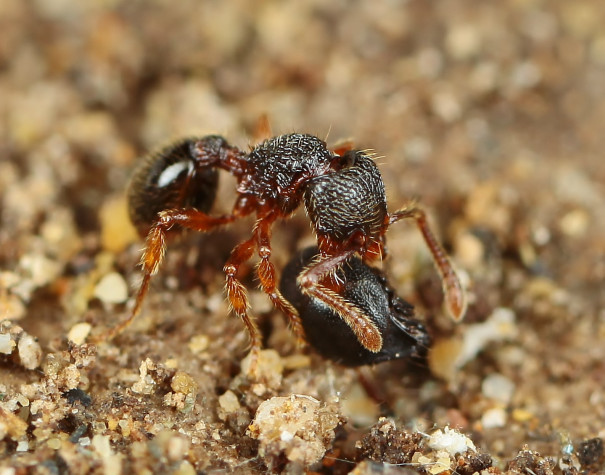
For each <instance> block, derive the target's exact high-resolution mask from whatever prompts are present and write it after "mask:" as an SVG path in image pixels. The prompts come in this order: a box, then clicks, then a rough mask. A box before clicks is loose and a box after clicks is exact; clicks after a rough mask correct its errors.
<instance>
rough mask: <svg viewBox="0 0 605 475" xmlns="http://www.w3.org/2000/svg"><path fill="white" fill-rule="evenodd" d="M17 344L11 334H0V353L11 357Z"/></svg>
mask: <svg viewBox="0 0 605 475" xmlns="http://www.w3.org/2000/svg"><path fill="white" fill-rule="evenodd" d="M15 346H16V343H15V342H14V341H13V340H12V338H11V336H10V334H9V333H0V353H4V354H5V355H10V354H11V353H12V352H13V350H14V349H15Z"/></svg>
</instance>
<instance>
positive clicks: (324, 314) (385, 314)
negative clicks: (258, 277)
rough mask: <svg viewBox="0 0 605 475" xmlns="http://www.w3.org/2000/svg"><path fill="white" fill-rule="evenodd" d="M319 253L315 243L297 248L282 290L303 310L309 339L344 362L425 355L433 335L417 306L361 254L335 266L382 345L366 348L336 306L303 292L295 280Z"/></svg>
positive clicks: (322, 351) (363, 362)
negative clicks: (418, 315)
mask: <svg viewBox="0 0 605 475" xmlns="http://www.w3.org/2000/svg"><path fill="white" fill-rule="evenodd" d="M317 253H318V249H317V248H314V247H310V248H307V249H305V250H304V251H302V252H300V253H298V254H297V255H296V256H295V257H294V258H293V259H292V260H291V261H290V262H289V263H288V264H287V265H286V266H285V267H284V270H283V272H282V277H281V282H280V290H281V291H282V293H283V295H284V297H286V298H287V299H288V300H289V301H290V302H292V305H294V307H295V308H296V309H297V310H298V313H299V315H300V318H301V321H302V325H303V328H304V330H305V336H306V338H307V342H308V343H309V344H310V345H311V346H312V347H313V348H314V349H315V350H316V351H317V352H318V353H320V354H321V355H322V356H324V357H325V358H328V359H331V360H334V361H336V362H337V363H340V364H342V365H345V366H361V365H367V364H376V363H382V362H384V361H391V360H394V359H400V358H412V359H416V360H418V361H420V360H422V358H424V357H426V354H427V351H428V347H429V344H430V337H429V334H428V333H427V331H426V329H425V328H424V326H423V325H422V323H420V322H419V321H418V320H416V319H415V318H414V307H413V306H412V305H410V304H409V303H407V302H406V301H405V300H402V299H401V298H399V297H397V295H396V294H395V292H394V291H393V289H392V288H391V287H390V286H389V284H388V283H387V280H386V278H385V277H384V275H382V273H381V272H380V271H378V270H377V269H375V268H373V267H370V266H368V265H367V264H365V263H364V262H363V261H362V260H361V259H359V258H358V257H356V256H353V257H351V258H350V259H349V260H347V261H346V262H345V263H343V264H342V266H341V267H340V268H339V269H338V270H337V271H336V274H335V275H336V278H337V279H338V280H340V281H341V282H342V289H341V295H342V296H343V297H344V298H345V300H347V301H348V302H351V303H352V304H353V305H355V306H356V307H357V308H359V309H360V310H362V311H363V312H364V313H365V315H367V316H368V317H369V319H370V320H371V321H372V323H373V324H374V325H375V326H376V328H378V330H379V331H380V334H381V335H382V348H381V349H380V350H379V351H377V352H373V351H370V350H368V349H367V348H365V347H364V346H363V345H362V344H361V343H360V342H359V340H358V339H357V337H356V336H355V334H354V333H353V332H352V331H351V328H350V327H349V326H348V325H347V324H346V323H345V322H344V320H343V319H342V318H341V317H340V315H338V314H337V313H336V312H335V311H334V310H333V309H332V308H331V307H329V306H328V305H326V304H325V303H324V302H322V301H321V300H319V299H317V298H312V297H310V296H309V295H306V294H304V293H302V292H301V288H300V287H299V286H298V284H297V282H296V280H297V277H298V275H300V273H301V272H302V271H303V269H304V268H305V267H307V266H308V265H309V264H311V262H312V261H313V259H314V258H315V256H316V255H317Z"/></svg>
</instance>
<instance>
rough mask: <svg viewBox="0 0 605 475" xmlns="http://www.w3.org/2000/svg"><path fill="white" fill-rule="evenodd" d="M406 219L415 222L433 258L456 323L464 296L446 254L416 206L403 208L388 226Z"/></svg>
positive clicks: (393, 216) (464, 299) (459, 318)
mask: <svg viewBox="0 0 605 475" xmlns="http://www.w3.org/2000/svg"><path fill="white" fill-rule="evenodd" d="M406 218H412V219H414V220H415V221H416V225H417V226H418V229H420V232H421V233H422V237H423V238H424V241H425V242H426V245H427V247H428V248H429V251H430V252H431V255H432V256H433V262H434V263H435V267H436V268H437V271H438V272H439V275H440V277H441V282H442V284H443V293H444V296H445V302H446V307H447V309H448V312H449V314H450V315H451V317H452V318H453V319H454V320H456V321H460V320H462V318H463V317H464V313H465V312H466V294H465V292H464V289H463V288H462V284H461V283H460V279H458V276H457V275H456V271H455V270H454V267H453V266H452V264H451V262H450V260H449V258H448V256H447V253H446V252H445V250H444V249H443V247H442V246H441V244H440V243H439V241H438V240H437V238H436V237H435V235H434V234H433V232H432V231H431V228H430V226H429V223H428V221H427V218H426V213H425V212H424V210H423V209H422V208H419V207H417V206H411V207H408V208H403V209H400V210H399V211H396V212H394V213H392V214H391V215H390V216H389V225H390V224H393V223H396V222H397V221H399V220H400V219H406Z"/></svg>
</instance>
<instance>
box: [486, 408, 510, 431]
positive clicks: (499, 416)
mask: <svg viewBox="0 0 605 475" xmlns="http://www.w3.org/2000/svg"><path fill="white" fill-rule="evenodd" d="M481 425H483V428H484V429H494V428H497V427H504V426H505V425H506V411H505V410H504V409H503V408H501V407H494V408H492V409H488V410H487V411H485V412H484V413H483V415H482V416H481Z"/></svg>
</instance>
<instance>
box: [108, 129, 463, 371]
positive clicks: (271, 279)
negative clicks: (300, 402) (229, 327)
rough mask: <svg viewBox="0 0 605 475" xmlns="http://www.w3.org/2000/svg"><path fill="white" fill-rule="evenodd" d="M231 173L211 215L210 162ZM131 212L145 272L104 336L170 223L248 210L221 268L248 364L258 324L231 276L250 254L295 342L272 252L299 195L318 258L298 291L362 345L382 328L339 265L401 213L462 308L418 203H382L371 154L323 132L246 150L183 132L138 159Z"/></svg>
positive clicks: (216, 222)
mask: <svg viewBox="0 0 605 475" xmlns="http://www.w3.org/2000/svg"><path fill="white" fill-rule="evenodd" d="M218 169H222V170H226V171H227V172H229V173H230V174H231V175H233V176H234V177H235V179H236V180H237V198H236V200H235V204H234V205H233V208H232V211H231V212H230V213H229V214H224V215H221V216H211V215H209V214H208V211H209V210H210V208H211V206H212V204H213V202H214V199H215V197H216V190H217V183H218V181H217V180H218V178H217V170H218ZM128 195H129V206H130V215H131V218H132V221H133V222H134V224H135V225H136V226H137V228H138V229H139V232H140V233H141V234H145V233H146V234H147V237H146V242H145V249H144V251H143V254H142V257H141V265H142V269H143V280H142V283H141V285H140V288H139V291H138V294H137V297H136V302H135V305H134V308H133V310H132V312H131V314H130V316H129V317H128V318H127V319H126V320H124V321H123V322H121V323H120V324H119V325H117V326H116V327H114V328H113V329H112V330H110V332H109V333H108V334H107V335H106V338H108V339H110V338H113V337H114V336H116V335H117V334H119V333H120V332H122V331H123V330H124V329H125V328H126V327H127V326H128V325H129V324H130V322H131V321H132V320H133V319H134V318H135V316H136V315H137V314H138V313H139V311H140V309H141V304H142V302H143V300H144V297H145V295H146V294H147V291H148V289H149V282H150V279H151V277H152V276H153V275H154V274H156V273H157V271H158V269H159V267H160V264H161V262H162V260H163V257H164V254H165V250H166V239H167V236H168V234H169V233H170V232H171V230H175V229H176V230H180V229H191V230H194V231H199V232H207V231H211V230H213V229H215V228H217V227H219V226H224V225H227V224H229V223H232V222H234V221H236V220H238V219H240V218H242V217H245V216H248V215H251V214H254V215H255V222H254V226H253V228H252V234H251V236H250V237H249V238H247V239H246V240H244V241H243V242H241V243H240V244H238V245H237V246H235V248H234V249H233V251H232V252H231V255H230V257H229V258H228V260H227V262H226V263H225V265H224V267H223V271H224V273H225V276H226V285H225V288H226V294H227V298H228V301H229V304H230V306H231V308H232V311H233V312H234V313H235V314H236V315H237V316H238V317H239V318H240V319H241V320H242V322H243V323H244V325H245V326H246V329H247V331H248V334H249V335H250V343H251V357H252V363H253V364H252V365H251V367H254V362H255V361H256V360H257V357H258V353H259V351H260V349H261V333H260V330H259V328H258V326H257V324H256V322H255V320H254V318H253V317H252V316H251V315H250V313H249V311H248V309H249V303H248V297H247V292H246V289H245V288H244V286H243V284H242V283H241V282H240V281H239V279H238V271H239V269H240V267H241V266H242V264H244V263H245V262H246V261H248V260H249V259H250V258H251V257H252V256H253V254H254V253H255V251H256V253H257V254H258V257H259V259H260V261H259V264H258V267H257V270H256V272H257V275H258V278H259V282H260V287H261V288H262V290H263V292H265V293H266V294H267V295H268V296H269V298H270V299H271V301H272V302H273V304H274V305H275V307H277V308H278V309H279V310H280V311H281V312H283V313H284V314H285V315H286V316H287V318H288V320H289V323H290V326H291V328H292V330H293V332H294V333H295V335H296V336H297V339H298V340H299V341H301V342H304V341H305V332H304V328H303V325H302V323H301V318H300V315H299V313H298V310H297V309H296V308H295V307H294V306H293V305H292V303H290V302H289V301H288V300H287V299H286V298H284V296H283V295H282V293H281V292H280V290H279V288H278V285H277V283H278V278H277V276H276V270H275V266H274V264H273V263H272V260H271V252H272V250H271V231H272V226H273V224H274V223H275V222H276V221H277V220H278V219H285V218H288V217H290V216H291V215H292V214H293V213H294V211H295V210H296V209H297V208H298V207H299V206H300V205H301V204H303V205H304V207H305V210H306V213H307V216H308V217H309V220H310V222H311V228H312V230H313V233H314V234H315V237H316V239H317V248H318V252H317V255H316V257H315V258H314V259H313V260H312V261H311V262H310V263H309V264H308V265H307V266H305V267H304V268H303V269H302V271H301V272H300V274H299V275H298V277H297V278H296V282H297V285H298V286H299V287H300V290H301V292H302V293H303V294H305V295H307V296H309V297H310V298H313V299H318V300H319V301H321V302H323V303H324V304H325V305H327V306H328V307H329V308H331V309H332V310H333V311H334V313H335V314H337V315H339V316H340V318H342V320H343V321H344V322H345V323H346V324H347V325H348V326H349V327H350V328H351V329H352V331H353V333H354V334H355V336H356V338H357V340H358V341H359V343H360V344H361V345H362V347H363V348H365V349H367V350H368V351H370V352H373V353H378V352H380V351H381V349H382V348H383V341H384V340H383V335H382V334H381V331H380V330H379V329H378V328H377V326H376V325H375V323H374V322H373V321H372V319H371V318H369V316H368V315H367V314H366V312H364V311H363V310H362V309H361V308H360V306H358V305H356V304H355V302H352V301H350V300H349V299H347V298H345V297H344V295H343V289H344V287H343V282H342V279H339V278H337V277H336V276H337V275H346V274H337V272H336V271H337V270H338V269H339V268H340V267H341V266H342V265H343V264H344V263H345V262H347V261H348V260H349V259H351V258H352V257H353V256H355V255H356V256H358V257H359V258H360V259H361V260H362V261H363V262H365V263H371V262H372V261H376V260H378V259H381V258H382V256H383V255H384V252H385V249H384V246H385V233H386V231H387V229H388V228H389V226H391V225H392V224H394V223H396V222H397V221H399V220H402V219H407V218H411V219H413V220H414V221H415V222H416V224H417V226H418V228H419V229H420V232H421V233H422V236H423V237H424V240H425V242H426V244H427V246H428V248H429V250H430V252H431V255H432V257H433V260H434V263H435V265H436V268H437V270H438V272H439V275H440V277H441V281H442V283H443V290H444V295H445V302H446V306H447V309H448V311H449V313H450V315H451V316H452V317H453V318H455V319H456V320H458V319H460V318H462V316H463V314H464V312H465V305H466V303H465V294H464V291H463V289H462V286H461V284H460V281H459V279H458V277H457V276H456V273H455V272H454V269H453V267H452V265H451V263H450V261H449V258H448V257H447V254H446V252H445V251H444V249H443V248H442V246H441V245H440V244H439V242H438V240H437V239H436V238H435V236H434V234H433V232H432V231H431V229H430V227H429V225H428V222H427V219H426V215H425V212H424V211H423V210H422V209H421V208H419V207H417V206H410V207H406V208H403V209H400V210H398V211H395V212H393V213H389V212H388V211H387V203H386V196H385V189H384V184H383V181H382V177H381V175H380V172H379V170H378V167H377V166H376V164H375V162H374V160H373V159H372V157H371V156H370V155H369V154H368V153H366V152H364V151H361V150H354V149H352V147H350V146H348V145H344V146H342V147H339V148H336V149H335V150H330V149H328V147H327V145H326V143H325V142H324V141H322V140H321V139H319V138H317V137H315V136H313V135H308V134H301V133H290V134H285V135H279V136H276V137H272V138H268V139H266V140H264V141H263V142H262V143H260V144H258V145H257V146H255V147H253V148H252V149H251V150H250V151H248V152H246V151H243V150H240V149H239V148H237V147H234V146H232V145H230V144H229V143H228V142H227V141H226V140H225V139H224V138H223V137H221V136H218V135H209V136H205V137H201V138H185V139H182V140H179V141H178V142H176V143H174V144H173V145H171V146H169V147H166V148H164V149H162V150H160V152H158V153H155V154H152V155H150V156H148V157H147V158H146V159H145V160H143V161H141V164H140V165H139V166H138V168H136V170H135V172H134V175H133V178H132V180H131V185H130V188H129V193H128Z"/></svg>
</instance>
